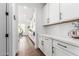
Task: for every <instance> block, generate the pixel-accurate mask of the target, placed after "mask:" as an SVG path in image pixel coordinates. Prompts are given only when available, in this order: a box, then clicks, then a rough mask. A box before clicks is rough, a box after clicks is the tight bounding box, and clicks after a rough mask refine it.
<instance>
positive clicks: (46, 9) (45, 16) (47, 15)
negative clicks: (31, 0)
mask: <svg viewBox="0 0 79 59" xmlns="http://www.w3.org/2000/svg"><path fill="white" fill-rule="evenodd" d="M43 17H44V24H47V23H48V19H49V4H46V5H45V6H44V7H43Z"/></svg>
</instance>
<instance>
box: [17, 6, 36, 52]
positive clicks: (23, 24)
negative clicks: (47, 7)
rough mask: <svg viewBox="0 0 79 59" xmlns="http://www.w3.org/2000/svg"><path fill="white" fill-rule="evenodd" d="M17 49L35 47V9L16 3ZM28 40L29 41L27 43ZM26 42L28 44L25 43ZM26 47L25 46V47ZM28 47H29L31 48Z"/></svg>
mask: <svg viewBox="0 0 79 59" xmlns="http://www.w3.org/2000/svg"><path fill="white" fill-rule="evenodd" d="M17 10H18V34H19V35H18V38H19V40H18V51H21V50H25V49H26V51H27V49H29V48H30V47H31V48H33V47H35V43H36V41H35V31H36V27H35V26H36V9H35V8H31V7H28V6H25V5H18V9H17ZM29 41H30V43H29ZM27 42H28V44H29V45H28V44H26V43H27ZM25 47H27V48H25ZM31 48H30V49H31Z"/></svg>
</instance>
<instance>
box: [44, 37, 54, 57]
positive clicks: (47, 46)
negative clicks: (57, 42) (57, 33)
mask: <svg viewBox="0 0 79 59" xmlns="http://www.w3.org/2000/svg"><path fill="white" fill-rule="evenodd" d="M45 40H46V41H44V51H43V52H44V54H45V55H46V56H52V54H53V52H52V51H53V49H52V39H48V38H46V39H45Z"/></svg>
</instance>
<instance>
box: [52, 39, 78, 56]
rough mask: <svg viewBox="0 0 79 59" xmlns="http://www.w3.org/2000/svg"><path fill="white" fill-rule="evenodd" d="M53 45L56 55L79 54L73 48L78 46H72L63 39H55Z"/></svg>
mask: <svg viewBox="0 0 79 59" xmlns="http://www.w3.org/2000/svg"><path fill="white" fill-rule="evenodd" d="M53 47H54V48H53V51H54V56H76V54H77V53H76V54H75V53H74V51H73V49H76V48H77V47H76V48H75V47H74V48H72V46H71V45H70V44H66V43H64V42H61V41H57V40H53ZM71 48H72V49H71ZM75 51H76V50H75ZM77 51H78V50H77Z"/></svg>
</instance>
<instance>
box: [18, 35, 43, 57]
mask: <svg viewBox="0 0 79 59" xmlns="http://www.w3.org/2000/svg"><path fill="white" fill-rule="evenodd" d="M17 54H18V56H44V54H43V53H42V52H41V51H40V50H39V49H35V48H34V45H33V43H32V42H31V40H30V39H29V37H28V36H26V37H25V36H24V37H22V38H21V39H20V40H19V51H18V53H17Z"/></svg>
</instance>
